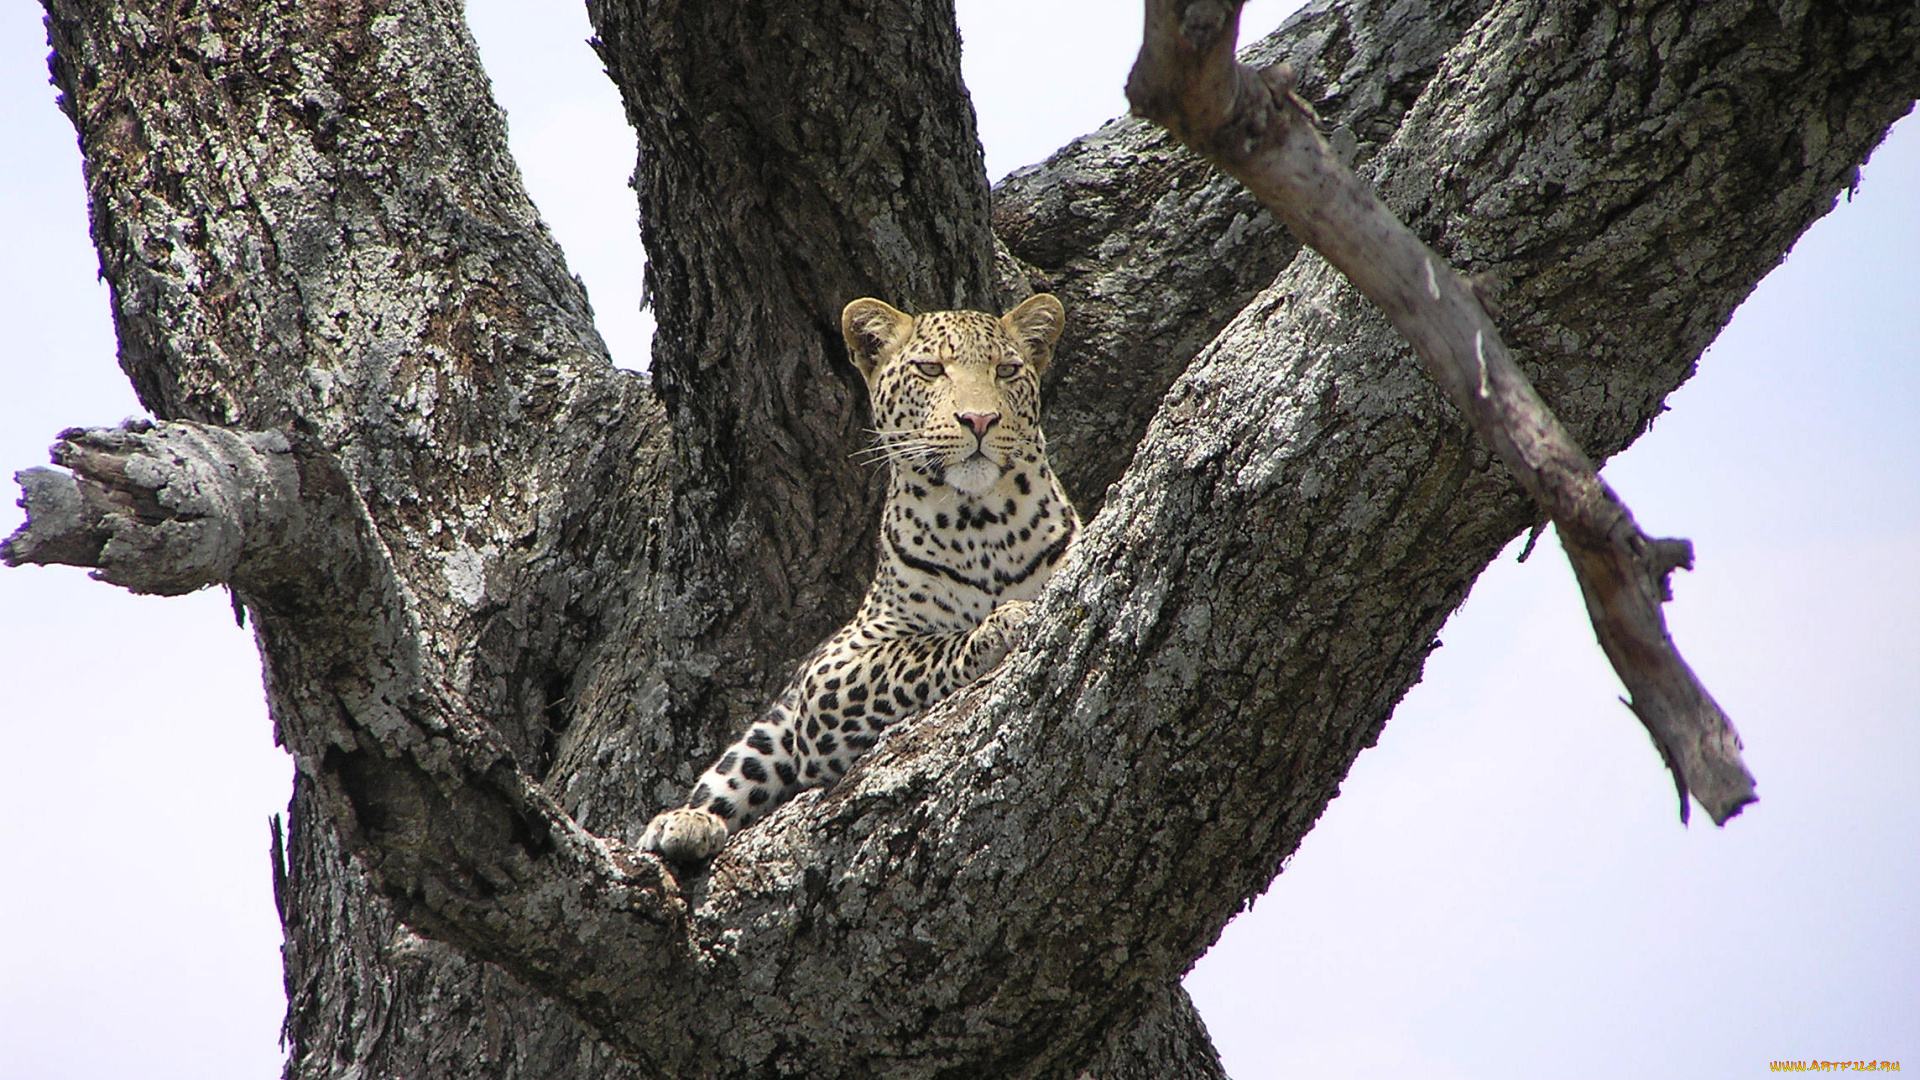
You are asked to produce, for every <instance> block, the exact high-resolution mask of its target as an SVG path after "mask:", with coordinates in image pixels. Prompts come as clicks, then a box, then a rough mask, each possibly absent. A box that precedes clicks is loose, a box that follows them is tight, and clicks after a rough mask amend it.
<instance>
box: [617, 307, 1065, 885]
mask: <svg viewBox="0 0 1920 1080" xmlns="http://www.w3.org/2000/svg"><path fill="white" fill-rule="evenodd" d="M1065 325H1066V311H1065V308H1064V307H1063V306H1062V304H1061V303H1060V301H1059V300H1058V299H1057V298H1056V297H1054V296H1052V295H1050V294H1047V293H1038V294H1035V295H1034V296H1031V297H1029V298H1028V299H1026V300H1025V301H1023V302H1021V303H1020V304H1019V305H1018V306H1017V307H1015V308H1013V309H1012V310H1011V311H1008V312H1006V313H1005V314H1003V315H1000V316H994V315H991V314H988V313H986V312H980V311H933V312H926V313H923V314H920V315H909V314H907V313H905V312H902V311H900V310H898V309H896V308H894V307H893V306H891V305H889V304H887V303H886V302H884V301H882V300H877V299H874V298H872V297H867V298H863V299H859V300H855V301H853V302H852V303H850V304H848V305H847V306H846V308H845V309H844V310H843V311H842V313H841V317H840V329H841V336H842V337H843V338H845V340H846V347H847V355H848V357H849V358H850V359H851V360H852V362H853V365H854V367H855V368H857V369H858V370H859V372H860V374H861V376H862V377H863V378H864V379H865V381H866V386H867V397H868V401H869V403H870V405H871V412H872V419H873V429H872V430H873V433H874V443H873V445H872V447H870V448H869V450H868V451H867V453H869V454H871V455H873V456H874V457H875V458H877V459H879V460H882V461H884V462H885V464H886V466H887V472H888V478H887V493H886V501H885V504H884V506H883V507H882V510H881V520H880V535H879V558H878V561H877V566H876V568H875V571H874V576H873V581H872V584H871V585H870V586H869V587H868V589H867V591H866V594H865V595H864V597H863V598H862V599H861V602H860V606H859V608H858V610H857V611H856V612H855V614H854V616H853V618H852V620H851V621H849V622H848V623H847V624H846V625H845V626H843V627H841V628H840V629H839V630H838V631H837V632H835V633H834V634H833V635H832V636H831V637H829V638H827V640H826V641H824V642H822V643H821V644H820V645H819V646H818V647H817V648H815V649H814V650H813V651H812V652H811V653H809V654H808V655H807V657H806V658H805V659H804V660H802V661H801V662H800V664H799V666H798V668H797V669H796V670H795V672H794V674H793V676H792V678H791V680H790V681H789V682H788V683H787V685H786V688H785V689H784V690H782V691H781V692H780V693H779V695H778V696H777V697H776V698H775V700H774V701H773V703H772V705H770V706H769V707H768V708H767V709H766V711H765V712H764V713H762V714H761V715H760V716H759V717H758V718H756V719H755V720H754V721H753V722H752V723H751V724H749V725H748V726H747V730H746V732H745V733H744V734H743V735H741V737H740V738H739V740H738V741H736V742H734V743H733V744H732V745H731V746H729V747H727V748H726V750H725V751H723V752H722V753H721V754H720V756H719V758H718V759H717V760H716V761H714V763H713V764H712V765H711V766H710V767H709V768H708V769H707V770H706V772H705V773H703V774H702V775H701V776H700V778H699V780H698V781H697V782H696V783H695V784H694V786H693V789H692V791H691V792H690V793H689V794H688V796H687V801H686V805H684V806H682V807H678V808H675V809H671V810H667V811H664V812H662V813H660V814H659V815H657V816H656V817H654V819H653V820H652V821H651V822H650V823H649V824H648V826H647V829H646V832H645V833H644V834H643V836H642V838H641V841H640V845H639V846H640V848H641V849H642V850H643V851H650V852H653V853H654V854H656V855H658V856H660V857H661V858H663V859H664V860H666V861H667V862H669V863H674V864H679V865H683V866H686V865H696V866H697V865H700V864H704V863H705V862H707V861H708V860H710V859H711V858H713V857H714V856H715V855H716V854H717V853H718V852H719V850H720V849H721V848H722V847H723V846H724V845H725V844H726V842H727V841H728V840H729V839H730V838H731V837H732V836H733V835H735V834H736V833H738V832H739V831H740V830H742V829H744V828H747V827H748V826H750V825H752V824H753V823H754V822H756V821H759V820H761V819H762V818H764V817H766V816H767V815H768V814H770V813H772V812H773V811H774V810H775V809H777V808H778V807H780V806H781V805H783V804H784V803H786V802H788V801H789V800H790V799H792V798H793V797H794V796H795V795H798V794H799V793H800V792H802V791H806V790H809V789H811V788H830V787H832V786H833V785H835V784H836V783H838V782H839V781H840V779H841V778H842V777H844V776H845V775H846V774H847V772H848V770H850V769H851V768H852V767H853V765H854V763H855V762H856V761H858V760H859V759H860V757H861V756H862V755H864V754H865V753H866V752H867V751H869V750H871V749H872V748H873V746H874V745H875V744H876V743H877V742H878V741H879V739H880V738H881V736H882V735H883V734H884V733H885V732H886V731H887V730H888V729H889V728H891V727H893V726H894V725H897V724H901V723H904V722H906V721H908V720H911V719H913V718H914V717H916V716H918V715H920V714H922V713H924V712H926V710H928V709H930V708H932V707H933V706H934V705H936V704H938V703H940V702H941V701H943V700H945V699H946V698H948V697H950V696H952V695H953V694H954V693H956V692H957V691H959V690H961V689H962V688H964V687H966V686H968V685H969V684H971V683H974V682H976V681H978V680H979V679H981V678H982V677H983V676H984V675H986V674H987V673H988V672H989V671H991V670H992V669H993V668H994V667H996V666H997V665H998V664H999V663H1000V662H1001V660H1003V659H1004V658H1005V657H1006V655H1007V654H1008V652H1009V651H1010V650H1011V649H1012V648H1013V647H1014V646H1015V645H1016V644H1018V642H1019V640H1020V638H1021V635H1022V633H1023V628H1024V625H1025V623H1026V620H1027V619H1028V617H1029V615H1030V608H1031V605H1032V603H1033V602H1034V600H1035V599H1036V598H1037V597H1038V596H1039V594H1040V590H1041V588H1042V587H1043V586H1044V585H1045V584H1046V583H1047V581H1048V580H1049V579H1050V578H1051V577H1052V576H1053V574H1054V573H1055V571H1056V570H1057V569H1058V568H1059V567H1060V565H1061V564H1062V561H1063V560H1064V559H1066V558H1067V557H1068V554H1069V552H1070V549H1071V548H1072V546H1073V544H1074V541H1075V539H1076V538H1077V537H1078V536H1079V534H1080V518H1079V515H1078V514H1077V513H1076V512H1075V511H1074V508H1073V503H1072V502H1071V501H1070V500H1069V499H1068V497H1067V493H1066V490H1065V488H1064V487H1063V486H1062V485H1061V482H1060V479H1059V477H1058V475H1057V474H1056V473H1055V471H1054V469H1053V467H1052V465H1051V464H1050V463H1049V461H1048V459H1047V446H1046V438H1045V436H1044V435H1043V434H1042V433H1041V430H1040V378H1041V376H1042V375H1043V374H1044V373H1045V372H1046V370H1047V367H1048V365H1049V364H1051V363H1052V360H1053V353H1054V346H1055V345H1056V344H1057V343H1058V341H1059V339H1060V334H1061V331H1062V330H1063V329H1064V327H1065Z"/></svg>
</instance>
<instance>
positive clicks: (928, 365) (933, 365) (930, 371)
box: [913, 360, 947, 379]
mask: <svg viewBox="0 0 1920 1080" xmlns="http://www.w3.org/2000/svg"><path fill="white" fill-rule="evenodd" d="M913 366H914V369H915V370H916V371H918V372H920V374H922V375H925V376H926V377H927V378H929V379H937V378H939V377H940V376H942V375H944V374H946V372H947V368H946V365H945V364H942V363H941V362H940V361H938V360H915V361H914V362H913Z"/></svg>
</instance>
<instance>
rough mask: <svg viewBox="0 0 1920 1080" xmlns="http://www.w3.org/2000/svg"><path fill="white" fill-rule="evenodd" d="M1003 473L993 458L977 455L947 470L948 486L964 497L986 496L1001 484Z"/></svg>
mask: <svg viewBox="0 0 1920 1080" xmlns="http://www.w3.org/2000/svg"><path fill="white" fill-rule="evenodd" d="M1003 472H1005V470H1004V469H1002V468H1001V467H1000V466H999V464H998V463H997V462H995V461H993V460H992V459H991V458H988V457H985V456H983V455H980V454H975V455H974V456H972V457H970V458H968V459H967V460H965V461H963V462H961V463H960V464H958V465H954V466H952V467H950V468H949V469H947V484H948V486H950V487H952V488H953V489H954V490H955V491H958V492H959V493H961V494H962V495H985V494H986V493H987V492H988V491H990V490H992V488H993V485H995V484H997V483H999V482H1000V476H1001V474H1002V473H1003Z"/></svg>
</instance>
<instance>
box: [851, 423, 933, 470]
mask: <svg viewBox="0 0 1920 1080" xmlns="http://www.w3.org/2000/svg"><path fill="white" fill-rule="evenodd" d="M868 431H869V433H870V434H872V435H873V437H874V443H873V445H872V446H869V447H867V448H865V449H864V450H856V451H854V453H853V460H855V461H857V462H860V463H861V464H868V465H877V464H879V463H880V462H882V461H886V460H888V459H893V460H895V461H899V462H901V463H902V464H914V463H922V462H929V461H933V460H934V459H936V458H938V457H939V456H940V454H941V451H940V448H939V447H937V446H935V445H933V442H932V441H931V440H930V439H928V438H927V437H926V436H924V435H922V434H921V433H920V432H918V431H915V430H913V429H911V428H896V429H891V430H881V429H877V428H869V429H868Z"/></svg>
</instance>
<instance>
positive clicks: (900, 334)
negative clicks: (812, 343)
mask: <svg viewBox="0 0 1920 1080" xmlns="http://www.w3.org/2000/svg"><path fill="white" fill-rule="evenodd" d="M840 336H841V337H844V338H846V339H847V355H848V356H849V357H852V359H853V366H854V367H857V368H859V369H860V374H861V375H864V376H866V377H867V378H869V379H871V378H873V373H874V370H875V369H876V368H878V367H879V366H880V361H882V360H884V359H886V357H887V355H888V354H890V353H892V352H894V351H896V350H898V349H899V348H900V346H902V345H904V344H906V343H907V338H909V337H911V336H913V316H911V315H909V314H907V313H906V312H904V311H900V310H898V309H896V308H894V307H893V306H892V305H890V304H887V303H886V302H885V301H881V300H875V299H874V298H873V297H871V296H868V297H864V298H862V299H859V300H855V301H854V302H853V303H851V304H848V305H847V307H846V310H845V311H842V312H841V313H840Z"/></svg>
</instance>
